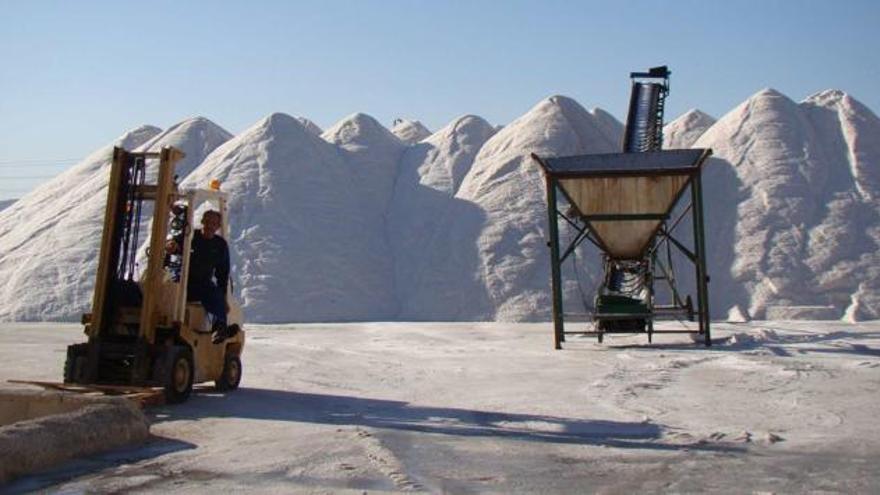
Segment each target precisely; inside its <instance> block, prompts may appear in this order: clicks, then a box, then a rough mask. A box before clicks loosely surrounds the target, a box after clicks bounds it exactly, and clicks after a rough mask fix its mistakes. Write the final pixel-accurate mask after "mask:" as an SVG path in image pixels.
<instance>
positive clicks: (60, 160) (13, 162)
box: [0, 158, 82, 165]
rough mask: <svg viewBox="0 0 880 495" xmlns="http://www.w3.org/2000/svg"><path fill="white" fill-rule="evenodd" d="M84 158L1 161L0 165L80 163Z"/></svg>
mask: <svg viewBox="0 0 880 495" xmlns="http://www.w3.org/2000/svg"><path fill="white" fill-rule="evenodd" d="M80 160H82V158H22V159H20V160H0V165H6V164H10V163H11V164H21V163H42V162H78V161H80Z"/></svg>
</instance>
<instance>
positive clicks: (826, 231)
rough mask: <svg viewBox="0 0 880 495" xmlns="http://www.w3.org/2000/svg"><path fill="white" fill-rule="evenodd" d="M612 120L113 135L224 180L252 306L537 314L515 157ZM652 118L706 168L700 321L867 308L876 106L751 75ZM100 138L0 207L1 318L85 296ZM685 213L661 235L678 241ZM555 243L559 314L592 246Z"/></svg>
mask: <svg viewBox="0 0 880 495" xmlns="http://www.w3.org/2000/svg"><path fill="white" fill-rule="evenodd" d="M622 131H623V126H622V124H621V123H620V122H618V121H617V120H616V119H614V117H613V116H611V115H610V114H608V113H607V112H604V111H603V110H600V109H594V110H592V111H587V110H585V109H584V108H583V107H581V106H580V105H579V104H578V103H577V102H575V101H574V100H571V99H569V98H566V97H561V96H554V97H551V98H548V99H546V100H543V101H541V102H540V103H538V104H537V105H536V106H535V107H534V108H532V109H531V110H530V111H529V112H527V113H526V114H525V115H523V116H521V117H520V118H518V119H516V120H515V121H514V122H512V123H510V124H508V125H506V126H504V127H500V126H497V127H493V126H492V125H490V124H489V123H488V122H486V121H485V120H483V119H482V118H480V117H477V116H464V117H461V118H459V119H456V120H455V121H453V122H451V123H450V124H449V125H447V126H446V127H444V128H443V129H441V130H440V131H438V132H436V133H434V134H432V135H430V136H426V135H424V134H425V133H426V132H428V131H427V130H426V129H424V127H423V126H421V124H418V122H417V121H404V122H401V123H400V124H399V125H398V126H396V127H395V128H394V129H393V130H392V131H389V130H388V129H386V128H385V127H383V126H382V125H381V124H379V123H378V122H377V121H376V120H375V119H373V118H372V117H370V116H368V115H364V114H353V115H351V116H349V117H346V118H344V119H342V120H341V121H340V122H338V123H337V124H335V125H334V126H332V127H331V128H329V129H327V130H326V131H324V132H321V131H320V129H319V128H318V127H317V126H315V125H314V124H313V123H312V122H311V121H309V120H308V119H305V118H302V117H297V118H294V117H290V116H288V115H284V114H272V115H270V116H268V117H266V118H265V119H263V120H261V121H260V122H258V123H257V124H255V125H254V126H253V127H251V128H250V129H248V130H246V131H244V132H242V133H240V134H239V135H237V136H235V137H234V138H232V139H229V140H228V141H226V139H228V138H229V135H228V133H225V131H222V129H219V128H217V127H216V126H214V125H213V124H210V123H209V122H208V121H205V120H203V119H195V120H194V121H189V122H188V123H186V124H185V125H184V124H181V125H180V126H176V127H175V128H172V129H169V131H167V132H166V133H164V134H162V135H161V136H160V135H159V130H158V129H156V128H152V127H144V128H141V129H136V130H134V131H131V132H130V133H127V134H126V135H125V136H123V138H122V141H124V142H123V143H122V144H123V145H124V146H126V147H127V148H129V149H133V148H136V147H138V146H141V149H156V148H157V147H158V146H161V145H163V144H170V145H174V146H177V147H180V148H182V149H183V150H184V151H185V152H186V153H187V161H186V162H185V163H182V164H181V166H180V168H179V170H180V171H181V174H186V173H187V172H188V171H189V170H193V171H192V173H190V174H189V175H188V176H187V177H186V179H185V180H184V181H183V183H182V186H184V187H193V186H198V187H204V186H205V185H206V184H207V183H208V182H209V181H210V180H211V179H214V178H217V179H220V180H221V181H222V183H223V189H224V190H226V191H228V192H229V193H230V196H231V204H230V207H231V226H232V232H231V236H230V239H229V240H230V245H231V247H232V255H233V264H234V267H233V275H234V277H233V279H234V281H235V282H236V292H237V293H239V294H240V295H241V297H242V299H243V302H244V309H245V311H246V315H247V318H248V320H249V321H254V322H259V321H263V322H267V321H349V320H389V319H406V320H546V319H547V318H548V317H549V312H550V288H549V254H548V250H547V247H546V239H547V231H546V229H547V211H546V205H545V203H544V202H545V191H544V180H543V176H542V173H541V172H540V168H539V167H538V166H537V164H535V163H534V162H533V161H532V160H531V159H530V158H529V155H530V154H531V153H537V154H539V155H573V154H583V153H606V152H617V151H619V149H620V142H621V137H622ZM665 132H666V144H667V147H669V148H677V147H687V146H693V147H708V148H713V149H714V157H713V158H711V159H710V162H708V164H707V166H706V168H705V171H704V176H703V183H704V189H705V198H706V202H705V203H706V204H705V208H706V215H707V223H706V228H707V244H708V246H707V247H708V254H709V259H708V264H709V275H710V276H711V278H712V281H711V284H710V287H709V291H710V298H711V301H710V308H711V310H712V312H713V315H714V316H715V317H716V318H725V317H728V316H730V317H732V318H736V319H738V320H748V319H752V318H758V319H760V318H845V319H849V320H861V319H871V318H880V268H878V267H880V259H878V258H880V255H878V254H877V253H880V249H878V248H880V203H878V201H880V199H878V198H880V169H878V167H877V164H878V163H880V120H878V118H877V116H876V115H874V113H873V112H871V111H870V110H869V109H867V108H865V107H864V106H863V105H862V104H860V103H859V102H858V101H856V100H855V99H853V98H852V97H850V96H849V95H846V94H845V93H843V92H840V91H836V90H829V91H823V92H821V93H817V94H816V95H813V96H811V97H809V98H807V99H806V100H804V101H803V102H801V103H796V102H794V101H792V100H791V99H789V98H788V97H786V96H785V95H782V94H781V93H779V92H777V91H774V90H764V91H761V92H758V93H757V94H755V95H754V96H752V97H751V98H749V99H748V100H747V101H745V102H743V103H742V104H741V105H739V106H737V107H736V108H735V109H733V110H732V111H730V112H729V113H727V114H726V115H724V116H723V117H722V118H721V119H719V120H718V121H717V122H715V121H714V120H713V119H712V118H711V117H709V116H708V115H706V114H704V113H702V112H700V111H698V110H692V111H690V112H687V113H686V114H684V115H682V116H681V117H679V118H678V119H675V120H673V121H672V122H670V123H669V124H668V125H667V126H666V128H665ZM223 141H226V142H225V143H224V144H222V145H221V143H222V142H223ZM212 150H213V151H212ZM109 151H110V148H109V147H107V148H103V149H102V150H99V151H98V152H96V153H95V154H93V155H92V156H90V157H89V158H87V159H86V160H84V161H83V162H82V163H80V164H78V165H77V166H75V167H73V168H72V169H71V170H69V171H67V172H65V173H64V174H62V175H60V176H59V177H58V178H56V179H55V180H53V181H51V182H49V183H47V184H46V185H44V186H42V187H40V188H38V189H37V190H35V191H34V192H33V193H31V194H29V195H27V196H26V197H24V198H22V199H21V200H19V201H17V202H15V203H14V204H13V205H12V206H9V207H7V208H6V209H5V210H3V211H2V212H0V277H2V278H0V279H2V280H4V282H5V283H4V285H3V286H2V290H0V320H15V319H17V320H34V319H77V318H78V315H79V313H81V312H83V311H87V310H88V306H89V304H90V298H91V287H92V284H93V279H94V266H93V265H94V259H95V257H96V254H97V243H98V239H99V238H100V232H101V225H102V223H101V222H102V218H101V217H102V215H103V205H104V201H105V194H106V193H105V189H106V180H107V174H106V169H107V164H108V160H109ZM209 153H210V154H209ZM206 156H207V158H205V157H206ZM203 158H204V160H202V159H203ZM200 162H201V164H200V165H199V163H200ZM197 165H198V166H197ZM562 225H563V226H562V231H561V238H562V239H563V240H566V239H569V238H571V237H572V235H573V232H572V231H571V230H570V229H569V228H567V227H566V226H565V224H564V223H563V224H562ZM690 231H691V228H690V226H689V225H688V224H687V223H683V224H682V225H681V226H679V228H678V230H677V236H678V238H679V239H680V240H682V241H683V242H685V243H686V244H687V243H688V242H689V240H690V238H691V232H690ZM49 246H51V250H49V249H48V247H49ZM570 259H571V260H572V261H566V263H565V265H564V266H563V277H564V283H563V291H564V293H565V299H566V304H567V306H566V311H569V310H571V311H574V312H578V311H580V310H581V309H582V307H583V306H589V305H590V301H591V298H592V295H593V291H594V288H595V284H596V281H597V277H598V276H599V274H600V271H599V267H598V263H599V257H598V255H597V254H596V252H595V249H593V248H591V247H590V246H589V245H587V244H586V243H585V244H584V246H583V247H582V248H580V249H578V250H577V251H576V252H575V254H574V256H572V257H571V258H570ZM684 266H685V265H684V264H681V266H678V267H677V268H678V269H679V272H680V273H679V275H680V277H679V279H680V280H681V281H682V284H683V286H684V289H685V293H688V292H690V293H693V290H692V289H690V290H688V289H689V288H690V287H692V286H693V280H692V278H693V277H692V275H691V274H690V273H688V272H687V270H682V268H684ZM682 272H684V273H682ZM25 295H26V297H25Z"/></svg>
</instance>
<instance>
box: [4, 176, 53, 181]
mask: <svg viewBox="0 0 880 495" xmlns="http://www.w3.org/2000/svg"><path fill="white" fill-rule="evenodd" d="M53 177H58V176H57V175H0V180H6V179H15V180H24V179H51V178H53Z"/></svg>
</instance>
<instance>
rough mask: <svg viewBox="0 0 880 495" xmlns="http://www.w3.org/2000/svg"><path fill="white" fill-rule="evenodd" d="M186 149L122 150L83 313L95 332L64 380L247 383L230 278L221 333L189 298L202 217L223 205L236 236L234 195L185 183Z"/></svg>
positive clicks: (73, 349) (181, 394)
mask: <svg viewBox="0 0 880 495" xmlns="http://www.w3.org/2000/svg"><path fill="white" fill-rule="evenodd" d="M183 157H184V154H183V153H182V152H181V151H180V150H177V149H175V148H172V147H165V148H162V150H161V151H159V152H143V153H134V152H129V151H126V150H124V149H122V148H118V147H117V148H115V149H114V150H113V164H112V167H111V169H110V183H109V187H108V191H107V206H106V210H105V215H104V232H103V235H102V240H101V251H100V258H99V263H98V273H97V281H96V283H95V293H94V299H93V304H92V312H91V313H87V314H84V315H83V318H82V322H83V324H84V325H85V334H86V335H87V336H88V342H84V343H80V344H73V345H70V346H68V348H67V359H66V361H65V364H64V382H65V384H71V385H73V384H77V385H94V386H99V387H100V386H106V387H114V386H118V387H120V388H122V387H123V386H124V387H161V388H162V389H163V392H164V396H165V397H164V398H165V401H166V402H168V403H178V402H183V401H185V400H186V399H187V398H188V397H189V395H190V393H191V392H192V387H193V384H194V383H204V382H211V381H213V382H214V386H215V387H216V388H217V389H218V390H222V391H229V390H234V389H236V388H237V387H238V384H239V382H240V380H241V373H242V367H241V352H242V349H243V347H244V341H245V335H244V330H243V321H242V312H241V307H240V305H239V304H238V302H237V301H236V299H235V298H234V297H233V294H232V290H233V288H232V283H231V280H230V283H229V284H228V287H227V292H226V304H227V307H228V313H227V324H228V331H227V332H224V337H226V338H225V339H224V340H222V341H220V342H216V340H217V339H212V333H213V330H214V329H212V328H211V325H210V323H209V317H208V315H207V314H206V312H205V309H204V308H203V307H202V305H201V304H200V303H199V302H197V301H187V277H188V272H189V265H190V253H191V251H190V245H191V243H192V239H193V234H194V229H193V219H194V218H196V217H195V215H196V214H197V213H198V212H200V211H203V210H206V209H211V210H215V211H218V212H220V213H221V215H222V226H221V229H222V230H221V231H220V234H221V235H222V236H223V237H224V238H225V239H228V237H229V222H228V215H227V213H228V212H227V195H226V194H225V193H223V192H221V191H220V186H219V182H217V181H214V182H212V184H211V187H210V188H207V189H193V190H180V189H179V188H178V187H177V183H176V181H177V176H176V175H175V172H174V167H175V164H176V163H177V162H178V161H179V160H180V159H181V158H183ZM148 163H149V164H151V165H154V166H151V167H148V166H147V165H148ZM153 177H155V182H152V180H151V179H152V178H153ZM150 210H152V225H151V227H150V229H151V230H150V240H149V246H148V247H147V248H146V250H144V251H142V252H141V253H140V256H139V252H138V247H139V239H138V237H139V233H140V232H141V231H142V228H141V221H142V220H143V218H144V217H148V216H149V211H150ZM144 258H145V259H146V269H145V270H143V272H142V274H141V273H139V269H138V268H139V263H143V260H144ZM215 342H216V343H215Z"/></svg>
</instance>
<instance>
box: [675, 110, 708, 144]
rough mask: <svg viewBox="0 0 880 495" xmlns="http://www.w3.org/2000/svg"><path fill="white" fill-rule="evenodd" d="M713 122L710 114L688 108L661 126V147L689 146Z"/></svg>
mask: <svg viewBox="0 0 880 495" xmlns="http://www.w3.org/2000/svg"><path fill="white" fill-rule="evenodd" d="M715 122H716V121H715V119H714V118H713V117H712V116H711V115H708V114H706V113H704V112H701V111H700V110H697V109H693V110H689V111H687V112H685V113H684V114H683V115H681V116H679V117H678V118H676V119H675V120H673V121H672V122H670V123H668V124H666V125H665V126H663V148H664V149H670V150H675V149H682V148H690V147H691V146H692V145H693V144H694V142H696V141H697V139H699V137H700V136H702V135H703V134H704V133H705V132H706V131H707V130H708V129H709V128H710V127H712V126H713V125H714V124H715Z"/></svg>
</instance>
